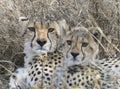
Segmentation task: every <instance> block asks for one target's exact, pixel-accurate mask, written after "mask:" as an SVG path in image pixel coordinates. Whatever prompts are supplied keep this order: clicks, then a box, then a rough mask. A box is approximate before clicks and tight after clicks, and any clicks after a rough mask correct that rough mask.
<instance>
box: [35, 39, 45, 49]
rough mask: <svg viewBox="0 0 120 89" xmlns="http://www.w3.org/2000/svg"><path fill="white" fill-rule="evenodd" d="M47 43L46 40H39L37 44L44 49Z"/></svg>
mask: <svg viewBox="0 0 120 89" xmlns="http://www.w3.org/2000/svg"><path fill="white" fill-rule="evenodd" d="M46 42H47V41H46V40H44V39H41V40H37V43H38V44H39V45H40V46H41V47H42V46H43V45H45V43H46Z"/></svg>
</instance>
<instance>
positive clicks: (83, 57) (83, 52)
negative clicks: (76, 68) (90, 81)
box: [81, 46, 85, 61]
mask: <svg viewBox="0 0 120 89" xmlns="http://www.w3.org/2000/svg"><path fill="white" fill-rule="evenodd" d="M81 51H82V53H83V58H82V61H83V60H84V59H85V54H84V52H83V49H82V46H81Z"/></svg>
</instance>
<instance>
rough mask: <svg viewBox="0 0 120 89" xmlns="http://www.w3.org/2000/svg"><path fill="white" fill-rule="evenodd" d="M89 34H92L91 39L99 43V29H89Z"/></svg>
mask: <svg viewBox="0 0 120 89" xmlns="http://www.w3.org/2000/svg"><path fill="white" fill-rule="evenodd" d="M89 32H90V33H91V34H93V38H94V40H95V41H96V42H97V40H96V39H98V40H99V41H101V40H102V36H103V32H102V30H101V29H100V28H99V27H90V28H89Z"/></svg>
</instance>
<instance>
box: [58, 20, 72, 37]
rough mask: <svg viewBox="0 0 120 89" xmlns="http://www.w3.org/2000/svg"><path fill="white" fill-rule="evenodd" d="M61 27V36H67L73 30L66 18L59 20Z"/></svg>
mask: <svg viewBox="0 0 120 89" xmlns="http://www.w3.org/2000/svg"><path fill="white" fill-rule="evenodd" d="M58 24H59V27H60V34H61V37H64V36H66V34H67V32H70V31H71V28H70V26H69V25H68V24H67V22H66V20H65V19H62V20H59V21H58Z"/></svg>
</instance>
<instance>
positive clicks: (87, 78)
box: [54, 27, 120, 89]
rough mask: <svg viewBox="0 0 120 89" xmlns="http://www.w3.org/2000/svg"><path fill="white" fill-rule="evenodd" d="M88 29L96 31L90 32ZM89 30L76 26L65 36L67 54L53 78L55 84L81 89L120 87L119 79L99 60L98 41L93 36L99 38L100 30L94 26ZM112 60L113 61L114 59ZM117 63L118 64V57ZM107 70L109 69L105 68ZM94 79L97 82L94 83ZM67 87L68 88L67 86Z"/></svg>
mask: <svg viewBox="0 0 120 89" xmlns="http://www.w3.org/2000/svg"><path fill="white" fill-rule="evenodd" d="M89 31H90V32H92V33H93V34H90V33H89ZM89 31H88V30H87V29H86V28H83V27H81V28H77V29H74V30H73V31H71V32H69V33H68V35H67V36H66V38H65V39H64V45H65V46H66V49H67V50H66V49H65V50H63V51H64V52H66V53H64V58H65V61H64V65H63V66H61V67H60V68H58V70H56V72H55V78H54V83H55V86H56V87H60V88H58V89H72V88H74V87H76V88H77V87H78V89H94V88H95V87H97V89H119V88H120V87H119V86H118V84H117V79H116V78H115V77H114V76H112V74H111V73H107V71H104V69H103V68H102V67H101V66H99V65H98V63H96V61H98V60H97V55H98V53H99V44H98V42H97V40H96V39H94V37H93V36H95V37H96V38H98V39H100V38H101V35H100V34H101V32H98V31H95V29H90V30H89ZM112 61H114V60H113V59H112ZM114 62H115V61H114ZM116 62H117V63H119V62H118V59H116ZM99 63H100V62H99ZM91 64H92V65H91ZM101 64H102V63H101ZM103 64H105V61H103ZM103 67H104V65H103ZM116 67H119V66H116ZM114 68H115V64H114ZM114 68H111V70H114ZM64 69H65V70H64ZM106 69H108V68H107V67H106ZM115 70H117V69H115ZM61 71H62V72H61ZM63 72H64V73H63ZM96 76H98V77H96ZM96 79H97V80H98V81H96ZM94 81H96V82H97V83H96V82H95V84H94V83H92V84H91V82H94ZM63 82H64V83H63ZM64 86H65V87H67V88H64ZM115 86H116V87H115Z"/></svg>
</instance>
